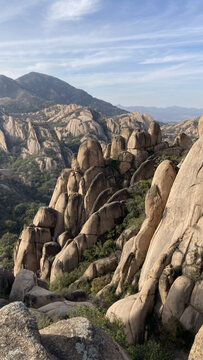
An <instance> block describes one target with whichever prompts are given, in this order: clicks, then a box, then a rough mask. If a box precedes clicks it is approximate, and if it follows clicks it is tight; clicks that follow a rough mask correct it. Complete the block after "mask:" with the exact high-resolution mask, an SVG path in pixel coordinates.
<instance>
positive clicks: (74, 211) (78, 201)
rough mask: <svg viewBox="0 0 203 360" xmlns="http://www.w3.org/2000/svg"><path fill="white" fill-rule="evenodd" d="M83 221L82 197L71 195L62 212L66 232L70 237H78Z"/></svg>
mask: <svg viewBox="0 0 203 360" xmlns="http://www.w3.org/2000/svg"><path fill="white" fill-rule="evenodd" d="M85 219H86V214H85V209H84V199H83V196H82V195H81V194H78V193H73V194H71V195H70V196H69V198H68V203H67V206H66V209H65V212H64V223H65V227H66V231H68V232H69V233H70V237H75V236H77V235H78V233H79V232H80V230H81V227H82V225H83V224H84V222H85Z"/></svg>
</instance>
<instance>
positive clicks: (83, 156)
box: [77, 139, 104, 173]
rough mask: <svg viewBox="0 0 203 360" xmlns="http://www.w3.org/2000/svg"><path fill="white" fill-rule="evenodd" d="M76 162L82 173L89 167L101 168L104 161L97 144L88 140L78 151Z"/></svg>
mask: <svg viewBox="0 0 203 360" xmlns="http://www.w3.org/2000/svg"><path fill="white" fill-rule="evenodd" d="M77 161H78V164H79V167H80V169H81V171H82V172H83V173H84V172H85V171H86V170H87V169H89V168H90V167H91V166H103V165H104V160H103V154H102V149H101V146H100V144H99V142H98V141H96V140H92V139H89V140H87V141H85V142H84V143H82V144H81V145H80V147H79V150H78V156H77Z"/></svg>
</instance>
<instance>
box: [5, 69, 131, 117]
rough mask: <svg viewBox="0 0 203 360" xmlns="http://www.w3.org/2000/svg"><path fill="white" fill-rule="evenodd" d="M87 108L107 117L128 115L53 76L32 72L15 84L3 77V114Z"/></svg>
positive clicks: (13, 81)
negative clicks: (71, 106) (72, 107)
mask: <svg viewBox="0 0 203 360" xmlns="http://www.w3.org/2000/svg"><path fill="white" fill-rule="evenodd" d="M57 104H62V105H69V104H76V105H81V106H87V107H90V108H92V109H95V110H97V111H99V112H101V113H102V114H103V115H106V116H114V115H120V114H123V113H126V112H127V111H125V110H121V109H119V108H117V107H116V106H113V105H112V104H110V103H108V102H106V101H103V100H99V99H97V98H94V97H92V96H91V95H89V94H88V93H87V92H85V91H83V90H80V89H76V88H75V87H73V86H71V85H69V84H68V83H66V82H65V81H62V80H59V79H57V78H55V77H53V76H49V75H45V74H40V73H36V72H31V73H29V74H26V75H24V76H21V77H20V78H18V79H16V80H13V79H10V78H8V77H6V76H4V75H0V110H1V111H2V112H5V113H7V114H12V113H24V112H32V111H38V110H41V109H43V108H46V107H49V106H52V105H57Z"/></svg>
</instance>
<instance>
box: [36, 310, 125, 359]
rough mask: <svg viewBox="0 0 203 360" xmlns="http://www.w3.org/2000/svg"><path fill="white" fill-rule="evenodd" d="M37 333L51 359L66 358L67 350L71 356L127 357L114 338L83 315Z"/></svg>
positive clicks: (84, 357) (72, 357) (76, 357)
mask: <svg viewBox="0 0 203 360" xmlns="http://www.w3.org/2000/svg"><path fill="white" fill-rule="evenodd" d="M40 334H41V341H42V344H43V345H44V347H45V348H46V350H47V352H48V353H49V356H50V359H54V360H57V359H61V360H62V359H67V354H68V355H69V356H71V359H72V360H80V359H92V360H93V359H94V360H103V359H105V360H112V359H118V360H129V357H128V356H127V354H126V353H125V352H124V351H123V350H122V349H121V347H120V346H119V345H118V344H117V343H116V342H115V341H113V340H112V339H111V338H110V337H108V336H107V335H106V334H105V333H104V332H103V331H101V330H100V329H98V328H97V327H96V326H94V325H93V324H92V323H91V322H90V321H89V320H87V319H85V318H80V317H78V318H73V319H69V320H61V321H58V322H57V323H56V324H52V325H50V326H48V327H46V328H45V329H43V330H40ZM53 355H54V356H53Z"/></svg>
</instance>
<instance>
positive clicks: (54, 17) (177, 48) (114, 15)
mask: <svg viewBox="0 0 203 360" xmlns="http://www.w3.org/2000/svg"><path fill="white" fill-rule="evenodd" d="M0 5H1V14H0V51H1V56H0V62H1V64H0V68H1V70H0V72H1V74H3V75H6V76H8V77H11V78H14V79H15V78H17V77H19V76H22V75H24V74H25V73H28V72H31V71H36V72H41V73H46V74H50V75H52V76H55V77H57V78H60V79H61V80H64V81H66V82H68V83H69V84H70V85H73V86H75V87H77V88H81V89H83V90H85V91H87V92H88V93H90V94H91V95H92V96H94V97H97V98H100V99H103V100H105V101H108V102H111V103H112V104H124V105H123V106H135V105H136V104H139V106H148V107H150V106H155V107H163V108H165V107H170V106H181V107H187V108H202V107H203V105H202V97H203V86H202V76H203V56H202V55H203V50H202V43H203V36H202V35H203V25H202V14H203V3H202V1H200V0H193V1H191V0H185V1H183V0H179V1H178V2H177V1H175V0H166V1H164V2H163V1H161V0H154V1H153V2H152V1H149V0H143V1H142V2H140V1H138V0H126V1H125V2H124V1H121V0H119V1H115V0H114V1H113V0H50V1H49V2H47V1H45V0H30V1H29V3H28V2H27V1H25V0H19V1H18V2H15V1H14V0H11V1H10V2H6V1H5V0H0Z"/></svg>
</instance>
